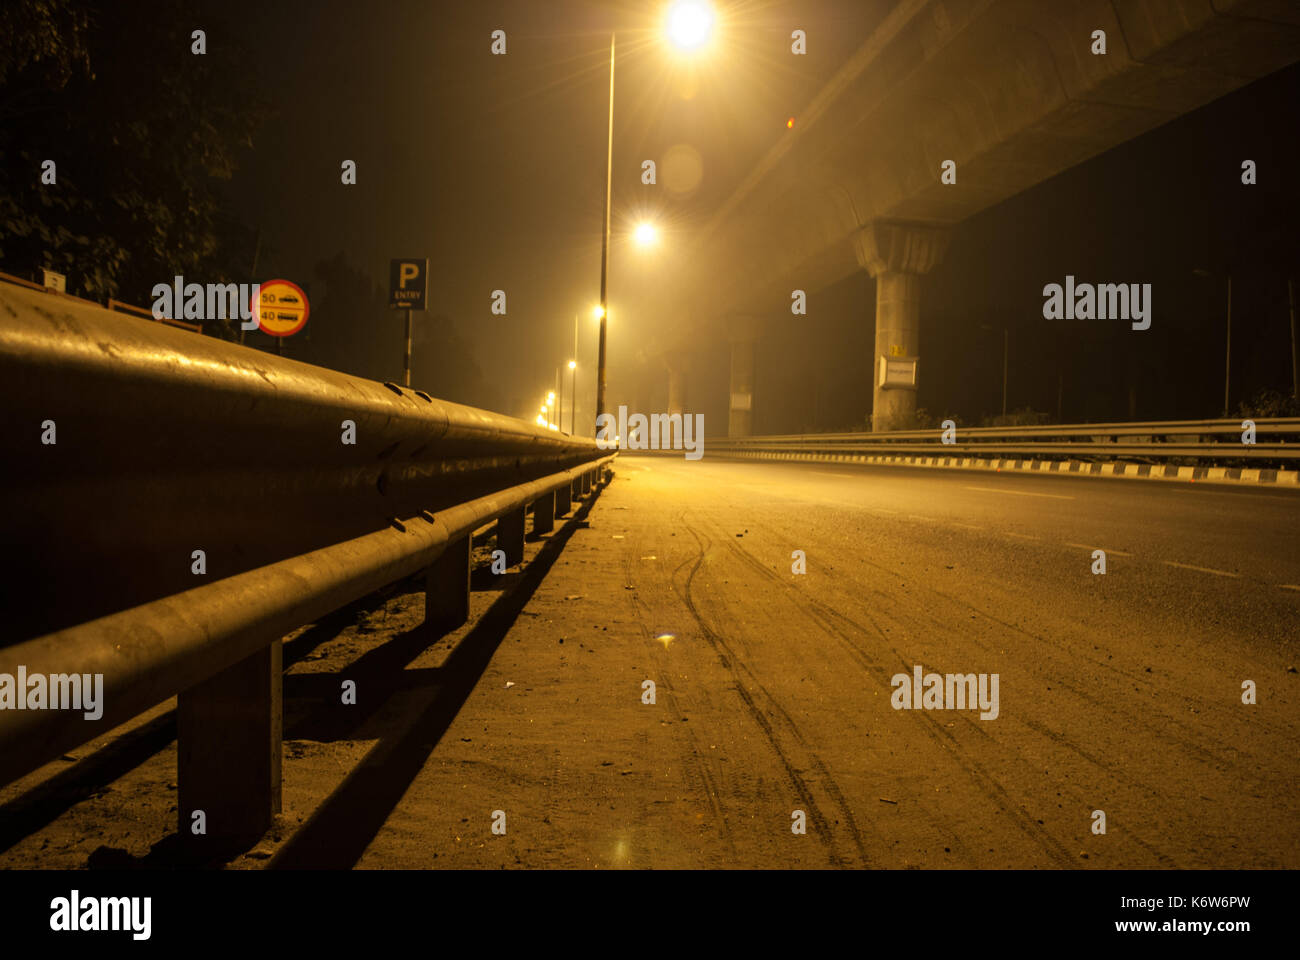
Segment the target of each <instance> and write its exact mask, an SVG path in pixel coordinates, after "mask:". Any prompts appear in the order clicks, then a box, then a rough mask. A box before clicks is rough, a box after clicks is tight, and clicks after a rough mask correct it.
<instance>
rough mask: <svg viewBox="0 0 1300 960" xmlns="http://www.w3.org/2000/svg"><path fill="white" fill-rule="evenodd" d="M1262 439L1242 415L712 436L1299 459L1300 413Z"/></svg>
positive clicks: (811, 445) (1005, 453) (1103, 454)
mask: <svg viewBox="0 0 1300 960" xmlns="http://www.w3.org/2000/svg"><path fill="white" fill-rule="evenodd" d="M1252 423H1253V424H1254V433H1255V438H1256V442H1254V443H1244V442H1243V434H1244V432H1245V431H1244V429H1243V422H1242V420H1241V419H1240V418H1236V419H1226V420H1175V421H1159V422H1151V423H1081V424H1063V425H1052V426H1033V427H958V428H957V429H956V430H955V431H953V432H952V433H950V434H947V436H948V438H949V439H950V441H951V442H945V431H943V430H910V431H901V430H900V431H896V432H895V431H891V432H887V433H886V432H882V433H815V434H800V435H785V436H761V437H739V438H729V439H722V438H719V439H710V440H707V441H706V445H705V449H706V450H708V451H709V452H710V453H713V454H722V455H728V456H741V457H755V458H771V457H777V456H790V457H797V456H801V455H803V456H811V455H823V456H836V455H856V456H874V457H882V456H883V457H891V456H899V457H904V456H930V457H935V456H942V457H952V456H963V457H981V458H989V457H1015V458H1025V459H1035V458H1072V459H1078V460H1085V461H1086V460H1094V459H1104V460H1116V459H1130V460H1136V461H1139V462H1147V463H1160V462H1165V463H1168V462H1178V461H1186V462H1187V463H1189V464H1191V463H1196V462H1201V461H1204V462H1220V461H1223V460H1234V461H1236V460H1241V461H1249V462H1252V463H1267V462H1277V463H1286V464H1294V463H1295V462H1297V461H1298V460H1300V418H1295V417H1291V418H1260V419H1257V420H1254V421H1252Z"/></svg>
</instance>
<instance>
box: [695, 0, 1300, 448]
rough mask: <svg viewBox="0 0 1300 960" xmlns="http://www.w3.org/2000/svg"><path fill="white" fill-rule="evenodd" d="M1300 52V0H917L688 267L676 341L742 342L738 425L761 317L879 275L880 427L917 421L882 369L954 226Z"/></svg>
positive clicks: (911, 328) (770, 157)
mask: <svg viewBox="0 0 1300 960" xmlns="http://www.w3.org/2000/svg"><path fill="white" fill-rule="evenodd" d="M1099 31H1100V33H1099ZM1103 44H1104V51H1105V52H1104V53H1102V52H1100V51H1101V50H1102V49H1103ZM1297 60H1300V3H1297V2H1294V0H1052V2H1050V3H1049V2H1042V0H901V2H899V3H898V5H897V7H896V8H895V9H894V10H893V11H892V12H891V13H890V14H889V15H888V16H887V17H886V18H885V19H884V20H883V21H882V22H881V24H880V25H879V27H878V28H877V29H876V30H875V31H874V32H873V33H872V34H871V36H870V37H868V38H867V40H866V42H865V43H863V44H862V46H861V47H860V48H859V49H858V51H857V52H856V53H855V54H854V55H853V57H852V58H851V59H850V60H849V61H848V62H847V63H846V64H845V65H844V67H843V68H842V69H841V70H840V71H839V72H838V73H837V74H836V75H835V76H834V77H833V78H832V79H831V81H830V82H829V83H828V84H827V85H826V86H825V88H824V89H823V90H822V91H821V92H820V93H819V94H818V96H817V97H816V98H815V99H814V100H813V102H812V103H810V104H809V105H808V106H807V107H806V108H805V109H804V110H803V112H802V114H801V116H800V117H799V119H798V124H797V126H796V128H795V129H794V131H793V132H792V133H791V135H790V136H789V137H787V138H783V139H782V140H781V141H780V142H779V143H778V144H777V145H776V146H775V147H774V148H773V149H772V150H770V151H769V152H768V154H767V155H766V156H765V157H764V159H763V160H762V162H761V163H760V164H759V165H758V167H757V168H756V169H755V170H754V171H753V173H752V174H751V175H750V176H749V177H748V178H747V179H746V180H745V181H744V182H743V183H742V184H740V186H739V187H738V188H737V189H736V190H735V192H734V193H733V194H732V195H731V197H730V198H729V199H728V200H727V202H726V203H725V204H724V205H723V207H722V208H721V209H720V210H719V211H718V212H717V214H716V215H715V216H714V217H713V218H712V220H711V221H710V223H709V224H708V225H707V227H706V228H705V229H704V230H703V231H702V232H701V235H700V237H699V238H698V240H697V244H698V247H697V250H696V254H697V255H696V256H693V257H690V258H688V260H689V261H693V262H696V263H699V264H700V265H701V266H700V270H699V273H698V274H697V275H696V276H695V278H694V285H693V287H692V290H691V293H690V294H689V295H688V297H687V300H686V303H687V306H686V309H684V310H679V311H675V313H676V314H677V315H679V316H685V317H688V318H691V320H692V322H691V323H689V324H688V325H684V326H683V327H682V328H680V330H679V338H684V336H685V335H686V333H687V331H688V330H689V331H690V332H691V333H692V334H698V332H699V330H700V329H701V328H702V327H706V326H711V327H712V329H713V330H714V331H716V332H717V333H719V334H721V333H724V332H725V334H726V335H727V336H728V338H729V339H730V340H731V343H732V386H731V401H730V402H731V410H732V414H731V417H730V424H729V427H730V431H729V432H730V434H731V435H733V436H737V435H745V434H747V433H748V431H749V424H750V422H751V418H752V412H751V411H752V408H753V387H752V384H753V373H754V341H755V339H756V337H757V336H758V335H759V331H760V327H761V324H759V323H757V322H755V318H758V317H762V316H764V315H766V314H772V313H776V312H779V311H784V310H786V309H789V307H790V304H791V294H792V291H794V290H803V291H805V292H806V293H808V294H813V293H815V292H816V291H818V290H821V289H823V288H825V287H827V286H829V285H830V284H833V283H835V282H837V281H840V280H842V279H844V278H845V277H848V276H849V275H851V274H852V273H853V272H854V271H857V270H866V271H868V273H870V274H871V276H872V277H874V278H875V280H876V311H875V323H876V335H875V351H874V352H875V355H874V356H873V357H864V358H863V363H864V366H866V367H868V368H869V369H871V370H872V376H873V379H874V381H875V384H876V386H875V393H874V405H873V411H872V423H873V428H874V429H877V430H881V429H890V428H892V427H896V426H899V425H902V424H905V423H906V422H907V420H908V418H909V417H910V415H911V414H912V413H913V412H914V410H915V406H916V392H915V388H914V387H912V388H910V389H909V388H897V389H882V388H881V386H880V377H879V364H880V362H881V358H884V357H890V358H894V359H898V360H901V361H903V362H904V367H906V365H907V364H906V361H909V360H914V359H917V353H918V343H919V326H920V324H919V311H920V301H921V297H922V293H923V288H924V285H925V284H924V280H923V277H924V276H925V274H926V273H927V272H929V271H930V270H931V269H932V268H933V267H934V266H935V265H936V264H938V263H939V262H940V261H941V259H942V258H943V255H944V253H945V250H946V248H947V244H948V239H949V236H950V233H951V229H952V228H953V227H954V226H955V225H956V224H959V223H961V222H962V221H963V220H965V219H966V218H967V217H970V216H971V215H973V214H976V213H978V212H980V211H982V210H985V209H987V208H989V207H991V206H994V205H995V204H998V203H1000V202H1001V201H1003V200H1006V199H1008V198H1009V197H1012V196H1014V195H1015V194H1017V193H1019V192H1020V191H1022V190H1025V189H1027V188H1029V187H1032V186H1034V185H1035V184H1038V183H1041V182H1042V181H1044V180H1047V179H1048V178H1050V177H1052V176H1055V175H1056V174H1058V173H1061V172H1062V171H1064V170H1067V169H1069V168H1070V167H1073V166H1075V165H1077V164H1079V163H1082V162H1083V161H1085V160H1088V159H1089V158H1091V157H1094V156H1097V155H1098V154H1101V153H1103V152H1105V151H1107V150H1109V149H1111V148H1112V147H1115V146H1117V145H1119V144H1121V143H1123V142H1125V141H1127V140H1129V139H1132V138H1133V137H1136V136H1139V135H1140V134H1143V133H1145V132H1147V131H1149V130H1152V129H1154V128H1156V127H1158V126H1160V125H1162V124H1164V123H1167V122H1168V121H1170V120H1173V119H1174V118H1176V117H1178V116H1181V115H1182V114H1185V113H1188V112H1190V111H1192V110H1195V109H1197V108H1198V107H1201V106H1204V105H1205V104H1207V103H1210V102H1211V101H1213V100H1215V99H1217V98H1219V97H1222V96H1224V95H1225V94H1227V93H1230V92H1231V91H1233V90H1236V89H1238V88H1240V87H1242V86H1245V85H1246V84H1248V83H1250V82H1251V81H1253V80H1256V79H1259V78H1261V77H1264V76H1266V75H1268V74H1270V73H1273V72H1275V71H1277V70H1279V69H1281V68H1283V67H1285V66H1288V65H1289V64H1291V63H1294V62H1296V61H1297ZM948 161H951V162H952V164H953V166H952V167H950V168H949V169H950V175H949V177H947V178H945V177H944V167H945V164H946V163H947V162H948ZM1225 175H1231V171H1226V172H1225ZM945 179H949V180H953V181H954V182H948V183H945V182H944V180H945ZM717 304H723V305H726V306H725V307H724V308H723V309H721V310H719V313H720V314H724V315H727V316H719V317H717V318H716V319H717V320H718V322H717V323H714V324H711V325H710V324H700V323H699V322H698V321H701V320H711V319H714V318H713V317H710V316H708V315H707V314H706V313H704V311H705V310H708V309H712V305H717ZM699 305H709V306H699ZM730 314H734V316H730ZM676 349H677V350H679V351H680V350H681V349H682V348H681V345H680V343H679V344H678V345H677V348H676ZM678 366H680V365H679V364H673V363H669V367H670V370H672V369H676V368H677V367H678ZM918 369H919V370H922V371H923V370H924V366H923V365H919V367H918ZM675 376H677V379H678V380H679V381H680V375H675ZM682 390H683V387H682V386H681V384H680V382H678V385H677V389H676V390H675V391H674V392H675V393H676V394H678V395H680V394H681V393H682Z"/></svg>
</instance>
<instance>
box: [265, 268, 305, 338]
mask: <svg viewBox="0 0 1300 960" xmlns="http://www.w3.org/2000/svg"><path fill="white" fill-rule="evenodd" d="M310 311H311V308H310V306H309V305H308V303H307V294H305V293H303V292H302V287H300V286H298V284H296V283H291V282H289V281H288V280H268V281H267V282H266V283H264V284H262V287H261V290H260V291H259V293H258V296H257V297H256V298H255V299H254V300H253V316H254V317H256V318H257V326H258V328H259V329H260V330H261V331H262V332H263V333H265V334H268V335H269V336H272V337H291V336H293V335H294V334H295V333H297V332H298V331H299V330H301V329H302V328H303V327H305V326H306V325H307V314H308V313H309V312H310Z"/></svg>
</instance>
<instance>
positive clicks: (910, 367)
mask: <svg viewBox="0 0 1300 960" xmlns="http://www.w3.org/2000/svg"><path fill="white" fill-rule="evenodd" d="M916 361H917V358H916V357H909V358H907V359H905V360H897V359H893V358H891V357H881V358H880V386H881V388H882V389H884V390H889V389H891V388H894V387H904V388H911V389H913V390H915V389H916Z"/></svg>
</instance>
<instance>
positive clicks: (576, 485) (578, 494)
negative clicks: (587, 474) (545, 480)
mask: <svg viewBox="0 0 1300 960" xmlns="http://www.w3.org/2000/svg"><path fill="white" fill-rule="evenodd" d="M569 496H570V497H571V498H572V499H574V500H581V499H582V477H574V478H573V482H572V483H571V484H569Z"/></svg>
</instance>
